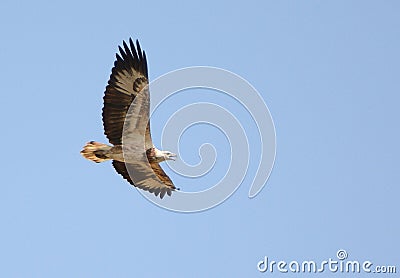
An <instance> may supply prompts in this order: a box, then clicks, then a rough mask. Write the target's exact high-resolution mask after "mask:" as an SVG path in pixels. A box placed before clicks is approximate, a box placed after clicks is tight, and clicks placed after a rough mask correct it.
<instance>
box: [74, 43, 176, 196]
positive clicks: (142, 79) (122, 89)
mask: <svg viewBox="0 0 400 278" xmlns="http://www.w3.org/2000/svg"><path fill="white" fill-rule="evenodd" d="M118 49H119V54H118V53H117V54H116V60H115V62H114V67H113V68H112V70H111V75H110V79H109V80H108V85H107V86H106V90H105V92H104V97H103V100H104V106H103V113H102V118H103V127H104V134H105V135H106V137H107V139H108V141H109V143H110V144H111V145H107V144H103V143H99V142H95V141H90V142H88V143H86V145H85V146H84V147H83V150H82V151H81V152H80V153H81V154H82V156H83V157H84V158H86V159H88V160H91V161H93V162H96V163H100V162H104V161H107V160H112V165H113V167H114V168H115V170H116V171H117V173H118V174H120V175H122V177H123V178H124V179H126V180H127V181H128V182H129V183H130V184H131V185H133V186H135V187H137V188H140V189H142V190H145V191H149V192H150V193H154V195H156V196H159V197H160V198H161V199H162V198H163V197H164V196H165V194H167V195H168V196H171V194H172V191H175V190H176V189H177V188H176V187H175V186H174V184H173V182H172V181H171V179H170V178H169V177H168V175H167V174H166V173H165V172H164V171H163V169H162V168H161V166H160V165H159V163H160V162H163V161H166V160H175V159H176V154H174V153H172V152H170V151H162V150H159V149H157V148H156V147H155V146H154V145H153V142H152V139H151V133H150V120H149V113H150V112H149V107H150V96H149V77H148V70H147V60H146V53H145V52H144V51H142V50H141V47H140V44H139V41H138V40H136V46H135V44H134V43H133V41H132V39H131V38H130V39H129V46H128V44H127V43H126V42H125V41H123V43H122V47H121V46H119V47H118ZM131 106H135V107H133V108H134V109H130V107H131ZM136 107H137V109H135V108H136ZM143 119H145V120H146V121H147V125H146V123H144V124H142V125H140V121H143ZM127 120H128V121H129V126H130V127H131V128H129V129H128V131H126V130H125V132H127V133H128V134H127V137H128V138H133V140H128V144H131V145H134V146H128V147H132V149H133V150H135V151H134V152H136V156H135V157H141V156H142V157H144V159H147V161H146V163H142V162H140V161H130V160H129V159H127V158H126V157H127V156H126V155H124V154H125V153H124V150H125V149H124V147H126V146H124V145H125V144H126V143H124V144H123V136H125V134H123V132H124V124H125V125H126V121H127ZM140 126H142V127H143V128H142V129H145V130H140V128H138V127H140ZM132 127H133V128H132ZM144 127H145V128H144ZM143 136H144V138H143ZM141 137H142V138H141ZM147 163H148V164H149V165H150V166H151V170H152V173H151V174H142V173H140V172H141V170H140V169H142V170H143V169H145V168H146V165H144V164H147ZM148 164H147V165H148ZM132 168H134V169H135V171H133V173H137V174H138V175H137V176H136V175H135V177H132V176H131V175H132V171H129V170H128V169H132ZM147 168H149V167H147ZM138 169H139V170H138ZM142 172H145V171H142ZM150 172H151V171H150ZM153 173H154V174H155V175H153ZM130 174H131V175H130ZM141 174H142V175H141Z"/></svg>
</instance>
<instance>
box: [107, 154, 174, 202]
mask: <svg viewBox="0 0 400 278" xmlns="http://www.w3.org/2000/svg"><path fill="white" fill-rule="evenodd" d="M112 164H113V166H114V168H115V170H116V171H117V173H118V174H120V175H121V176H122V177H123V178H124V179H126V180H127V181H128V182H129V183H130V184H132V185H133V186H135V187H138V188H140V189H142V190H146V191H149V192H150V193H153V194H154V195H155V196H160V198H161V199H162V198H163V197H164V196H165V194H167V195H168V196H171V194H172V191H174V190H176V187H175V186H174V184H173V183H172V181H171V179H170V178H169V177H168V176H167V174H166V173H165V172H164V171H163V169H162V168H161V167H160V165H159V164H158V163H151V164H150V165H151V168H152V169H153V172H154V173H155V174H156V176H157V177H158V178H159V179H160V180H161V181H162V183H159V182H146V183H145V184H135V183H134V182H133V181H132V179H131V177H130V175H129V172H128V170H127V168H126V167H127V166H128V167H132V165H131V164H129V163H127V164H126V165H125V163H124V162H120V161H116V160H113V162H112Z"/></svg>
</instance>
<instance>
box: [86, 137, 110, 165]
mask: <svg viewBox="0 0 400 278" xmlns="http://www.w3.org/2000/svg"><path fill="white" fill-rule="evenodd" d="M111 148H112V147H111V146H108V145H106V144H102V143H98V142H94V141H90V142H88V143H86V145H85V146H84V147H83V150H82V151H81V155H83V157H84V158H86V159H89V160H91V161H94V162H96V163H99V162H103V161H106V160H110V159H111V158H109V157H108V155H107V154H108V152H109V150H110V149H111Z"/></svg>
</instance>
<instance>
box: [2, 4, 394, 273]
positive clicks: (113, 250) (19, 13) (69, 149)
mask: <svg viewBox="0 0 400 278" xmlns="http://www.w3.org/2000/svg"><path fill="white" fill-rule="evenodd" d="M0 10H1V14H2V15H1V17H0V33H1V43H0V79H1V84H2V86H1V89H0V91H1V96H2V98H1V99H2V101H1V109H0V124H1V147H2V148H1V156H2V158H3V159H2V161H1V167H0V169H1V186H0V221H1V229H0V276H1V277H266V276H270V275H271V273H269V272H265V273H261V272H259V271H258V270H257V263H258V262H259V261H260V260H262V259H264V256H267V257H268V258H269V260H276V261H280V260H283V261H286V262H290V261H293V260H297V261H299V262H301V261H303V260H314V261H316V262H317V263H319V262H322V261H324V260H327V259H329V258H332V259H336V252H337V251H338V250H339V249H343V250H345V251H346V252H347V253H348V259H351V260H359V261H361V262H362V261H366V260H369V261H371V262H373V263H374V266H376V265H395V266H397V272H400V261H399V258H400V254H399V249H400V240H399V234H400V225H399V210H400V205H399V196H400V189H399V184H400V171H399V166H400V164H399V156H400V148H399V142H400V131H399V118H400V113H399V108H398V107H399V103H400V96H399V92H400V82H399V73H400V66H399V65H400V54H399V53H400V52H399V49H400V16H399V15H400V2H398V1H340V0H339V1H245V2H240V3H238V4H234V3H233V1H219V2H218V1H207V0H205V1H196V2H193V3H188V2H183V1H182V2H177V1H159V2H154V1H118V2H113V1H107V2H102V1H92V2H89V1H64V2H62V3H60V2H57V1H8V0H6V1H2V2H1V3H0ZM129 37H132V38H134V39H136V38H138V39H139V40H140V42H141V45H142V47H143V49H145V50H146V53H147V56H148V63H149V71H150V73H149V74H150V79H152V80H154V79H155V78H157V77H159V76H160V75H162V74H165V73H167V72H169V71H171V70H175V69H179V68H182V67H188V66H198V65H202V66H214V67H219V68H224V69H227V70H229V71H232V72H235V73H237V74H239V75H240V76H242V77H243V78H245V79H246V80H248V81H249V82H250V83H251V84H252V85H253V86H254V87H255V88H256V89H257V90H258V91H259V92H260V94H261V95H262V96H263V98H264V100H265V102H266V104H267V105H268V108H269V110H270V112H271V114H272V117H273V119H274V123H275V127H276V136H277V137H276V138H277V156H276V161H275V166H274V169H273V171H272V174H271V176H270V178H269V180H268V182H267V184H266V186H265V187H264V189H263V190H262V191H261V193H260V194H259V195H258V196H257V197H256V198H254V199H249V198H248V197H247V195H248V190H249V188H250V185H251V180H252V175H254V172H255V169H254V168H251V167H254V165H253V166H251V167H250V169H249V177H246V178H245V180H244V182H243V184H242V185H241V187H240V188H239V189H238V190H237V191H236V193H235V194H233V196H232V197H231V198H229V199H228V200H227V201H226V202H224V203H223V204H221V205H219V206H217V207H215V208H213V209H211V210H207V211H205V212H201V213H194V214H183V213H176V212H171V211H167V210H164V209H162V208H160V207H158V206H155V205H154V204H152V203H150V202H148V201H147V200H146V199H145V198H143V197H142V196H141V195H140V194H139V193H138V192H137V191H136V190H135V189H134V188H132V187H130V186H129V184H128V183H126V182H125V181H124V180H123V179H122V178H121V177H120V176H119V175H118V174H116V173H115V171H114V170H113V169H112V167H111V165H110V163H103V164H94V163H91V162H89V161H86V160H84V159H83V158H82V157H81V156H80V154H79V151H80V150H81V147H82V146H83V144H84V143H86V142H87V141H89V140H97V141H102V142H106V139H105V137H104V135H103V129H102V122H101V108H102V96H103V92H104V88H105V85H106V82H107V80H108V77H109V74H110V70H111V67H112V65H113V62H114V57H115V56H114V55H115V52H116V51H117V46H118V45H119V44H120V43H121V42H122V40H126V39H128V38H129ZM204 96H209V97H210V98H212V96H213V93H212V92H207V93H205V94H204ZM204 96H203V98H201V97H199V94H196V91H193V92H192V93H191V94H186V95H183V94H182V95H176V97H175V100H176V101H170V102H167V103H165V105H164V107H161V108H160V109H159V110H158V111H157V115H156V117H155V118H157V117H158V118H159V119H162V118H165V117H169V116H170V114H171V113H173V112H174V111H175V110H177V109H179V106H178V105H179V104H188V103H195V102H197V101H206V100H207V97H206V98H205V97H204ZM217 98H218V97H216V99H217ZM228 102H229V101H228V100H227V103H228ZM216 103H218V104H219V105H221V103H222V104H223V103H224V102H223V100H222V101H221V100H216ZM172 105H176V106H175V107H174V106H172ZM229 105H230V104H229ZM229 105H228V106H229ZM240 109H241V108H240V106H238V107H237V108H232V110H231V112H232V113H235V112H237V113H239V114H240V113H241V112H240ZM154 121H155V122H156V119H155V120H154ZM159 122H161V120H160V121H159ZM244 123H245V124H244V125H245V126H246V119H244ZM227 124H228V125H229V123H227ZM249 125H250V123H249ZM248 132H249V133H248V136H249V137H252V138H253V137H255V136H256V135H257V133H256V131H255V130H251V128H249V131H248ZM153 136H154V141H155V142H156V143H157V144H158V143H159V142H160V130H159V129H158V128H157V124H154V125H153ZM213 138H216V139H215V140H217V142H222V143H225V145H224V144H222V146H220V147H221V148H222V149H221V151H220V152H219V154H218V157H217V160H218V161H219V162H218V163H221V165H220V166H216V167H215V169H213V170H214V171H216V172H213V173H210V174H209V175H206V176H204V177H202V178H199V179H197V180H196V179H192V181H193V183H190V182H187V181H186V183H184V184H178V183H181V182H182V181H183V179H182V178H181V177H179V176H178V175H176V174H174V172H172V171H170V170H169V169H167V170H166V171H167V172H168V173H169V174H170V176H171V178H172V179H173V180H174V181H175V182H176V183H177V186H178V187H181V188H182V189H183V190H187V191H196V186H199V187H201V188H202V189H204V187H205V188H207V185H209V184H210V185H211V184H215V182H216V180H218V179H219V178H220V177H221V175H223V174H224V171H226V170H225V168H224V167H225V166H226V161H228V160H229V153H227V152H226V151H225V150H226V148H227V147H226V138H225V137H224V136H223V135H222V134H221V133H220V132H218V130H216V129H214V128H211V127H207V126H199V127H194V128H193V130H192V131H190V132H188V133H187V134H186V135H185V136H184V137H183V139H182V141H181V144H182V146H181V147H182V152H183V153H182V154H181V155H182V156H183V158H185V159H186V160H187V161H189V162H192V163H195V162H196V161H197V159H198V157H197V154H198V148H199V146H200V144H202V143H204V142H211V143H212V142H213ZM219 145H220V144H216V148H217V151H218V146H219ZM253 159H255V160H257V159H259V158H257V157H255V158H253ZM165 168H167V167H165ZM221 172H222V173H221ZM182 183H183V182H182ZM274 273H277V271H274ZM292 275H293V276H295V277H303V276H307V275H306V274H299V273H297V274H290V273H287V274H281V276H283V277H285V276H292ZM333 275H334V274H331V273H330V272H328V271H326V272H325V273H322V274H316V276H318V277H319V276H320V277H325V276H333ZM336 275H338V274H337V273H336ZM364 275H367V274H364ZM341 276H347V275H346V274H344V273H343V274H341ZM369 276H372V275H371V274H370V275H369ZM394 276H395V275H388V277H394ZM379 277H385V275H383V274H381V275H379Z"/></svg>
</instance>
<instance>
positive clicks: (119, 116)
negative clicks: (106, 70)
mask: <svg viewBox="0 0 400 278" xmlns="http://www.w3.org/2000/svg"><path fill="white" fill-rule="evenodd" d="M129 45H130V48H129V47H128V45H127V44H126V43H125V41H124V42H123V48H122V47H119V52H120V54H116V61H115V62H114V67H113V69H112V72H111V75H110V79H109V81H108V85H107V87H106V91H105V93H104V98H103V99H104V107H103V126H104V134H105V135H106V136H107V138H108V140H109V142H110V143H111V144H113V145H121V144H122V131H123V127H124V121H125V118H126V114H127V111H128V109H129V107H130V105H131V103H132V101H133V100H134V99H135V97H136V95H137V94H138V93H139V92H140V91H141V90H142V89H143V88H144V87H145V86H146V85H148V71H147V61H146V55H145V54H144V52H142V51H141V49H140V45H139V42H138V41H136V46H137V48H138V51H136V48H135V45H134V44H133V41H132V39H129ZM145 91H146V92H148V90H145ZM147 133H148V135H147V136H146V146H147V145H149V146H150V145H152V143H151V137H150V125H147V131H146V134H147ZM148 140H150V142H148Z"/></svg>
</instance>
